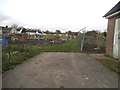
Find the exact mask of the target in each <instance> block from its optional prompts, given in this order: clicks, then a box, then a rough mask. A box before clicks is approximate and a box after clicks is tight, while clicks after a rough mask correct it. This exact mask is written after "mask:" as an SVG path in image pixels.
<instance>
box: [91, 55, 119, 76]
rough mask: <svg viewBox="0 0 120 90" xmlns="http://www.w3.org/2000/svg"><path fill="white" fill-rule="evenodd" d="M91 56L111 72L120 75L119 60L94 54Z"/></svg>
mask: <svg viewBox="0 0 120 90" xmlns="http://www.w3.org/2000/svg"><path fill="white" fill-rule="evenodd" d="M91 56H92V57H94V58H95V59H96V60H98V61H99V62H101V63H102V64H103V65H104V66H106V67H107V68H108V69H109V70H111V71H113V72H116V73H118V74H120V65H119V64H118V63H119V60H116V59H114V58H110V57H106V56H105V55H104V54H92V55H91Z"/></svg>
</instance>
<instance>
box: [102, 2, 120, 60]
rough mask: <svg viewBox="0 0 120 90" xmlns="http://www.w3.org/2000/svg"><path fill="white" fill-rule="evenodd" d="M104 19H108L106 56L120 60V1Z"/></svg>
mask: <svg viewBox="0 0 120 90" xmlns="http://www.w3.org/2000/svg"><path fill="white" fill-rule="evenodd" d="M103 17H105V18H106V19H108V26H107V41H106V54H107V55H109V56H113V57H114V58H118V59H120V1H119V2H118V3H117V4H116V5H115V6H114V7H113V8H112V9H111V10H110V11H108V12H107V13H106V14H105V15H104V16H103Z"/></svg>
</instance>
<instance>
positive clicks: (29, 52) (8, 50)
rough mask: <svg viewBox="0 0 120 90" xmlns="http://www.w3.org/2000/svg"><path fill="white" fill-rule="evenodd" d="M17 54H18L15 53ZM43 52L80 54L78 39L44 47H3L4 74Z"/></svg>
mask: <svg viewBox="0 0 120 90" xmlns="http://www.w3.org/2000/svg"><path fill="white" fill-rule="evenodd" d="M14 52H17V53H14ZM41 52H80V49H79V48H78V42H77V39H71V40H69V41H67V42H64V43H61V44H53V45H48V46H44V47H40V46H37V45H32V46H30V45H26V46H23V45H10V46H9V45H7V46H3V52H2V72H5V71H7V70H9V69H13V68H14V67H16V65H18V64H21V63H22V62H24V61H26V60H28V58H31V57H33V56H36V55H38V54H40V53H41Z"/></svg>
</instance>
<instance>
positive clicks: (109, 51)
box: [106, 18, 115, 56]
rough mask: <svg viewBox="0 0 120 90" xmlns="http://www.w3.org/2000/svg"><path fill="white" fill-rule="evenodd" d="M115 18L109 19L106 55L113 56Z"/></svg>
mask: <svg viewBox="0 0 120 90" xmlns="http://www.w3.org/2000/svg"><path fill="white" fill-rule="evenodd" d="M114 28H115V18H109V19H108V27H107V40H106V54H107V55H110V56H112V55H113V39H114Z"/></svg>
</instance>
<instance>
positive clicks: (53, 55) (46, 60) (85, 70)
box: [2, 52, 118, 88]
mask: <svg viewBox="0 0 120 90" xmlns="http://www.w3.org/2000/svg"><path fill="white" fill-rule="evenodd" d="M2 78H3V88H118V75H117V74H116V73H114V72H111V71H110V70H108V69H107V68H106V67H104V66H103V65H102V64H101V63H100V62H98V61H96V60H95V59H93V58H92V57H90V56H88V55H86V54H83V53H61V52H45V53H42V54H40V55H38V56H35V57H33V58H31V59H30V60H27V61H26V62H24V63H23V64H21V65H18V66H17V67H16V68H15V69H13V70H9V71H7V72H5V73H3V77H2Z"/></svg>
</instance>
